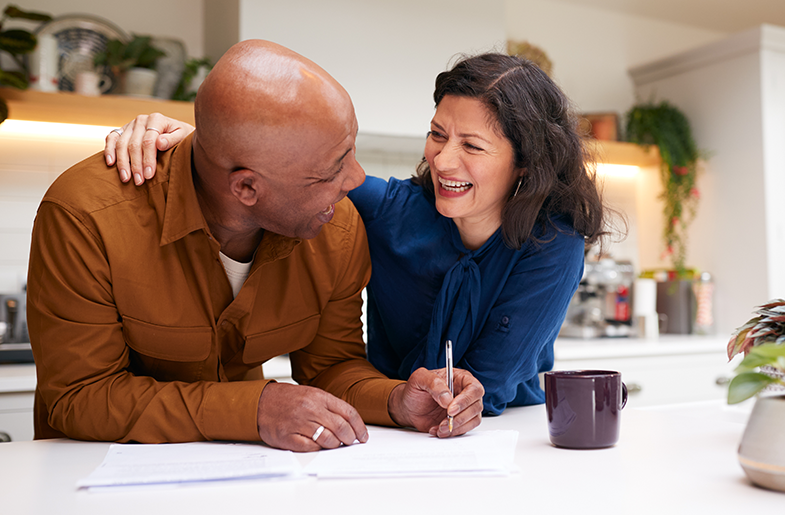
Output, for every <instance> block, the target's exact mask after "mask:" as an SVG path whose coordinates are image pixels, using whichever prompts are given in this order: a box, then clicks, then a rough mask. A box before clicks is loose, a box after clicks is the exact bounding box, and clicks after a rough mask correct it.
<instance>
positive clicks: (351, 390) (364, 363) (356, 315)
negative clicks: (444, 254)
mask: <svg viewBox="0 0 785 515" xmlns="http://www.w3.org/2000/svg"><path fill="white" fill-rule="evenodd" d="M382 182H384V181H382ZM349 225H350V226H349V230H347V231H346V233H345V236H344V239H343V242H342V245H341V246H342V248H343V262H342V265H341V268H342V270H341V273H340V274H339V279H338V283H337V285H336V287H335V289H334V290H333V294H332V297H331V299H330V301H329V302H328V304H327V306H326V307H325V308H324V310H323V311H322V313H321V318H320V322H319V329H318V332H317V335H316V337H315V338H314V340H313V341H312V342H311V343H310V344H309V345H308V346H307V347H305V348H303V349H301V350H298V351H295V352H293V353H291V354H290V359H291V362H292V378H293V379H294V380H295V381H297V382H298V383H300V384H307V385H310V386H315V387H318V388H321V389H323V390H325V391H327V392H330V393H332V394H333V395H335V396H336V397H338V398H340V399H343V400H345V401H346V402H348V403H349V404H351V405H352V406H354V407H355V409H357V411H358V412H359V414H360V416H361V417H362V419H363V421H365V422H366V423H368V424H377V425H387V426H392V425H395V423H394V422H393V420H392V418H391V417H390V415H389V412H388V410H387V401H388V399H389V397H390V393H391V392H392V390H393V389H394V388H395V387H396V386H398V385H399V384H401V383H403V382H404V381H397V380H392V379H389V378H387V377H386V376H385V375H384V374H382V373H381V372H379V371H378V370H376V368H375V367H374V366H373V365H371V363H370V362H369V361H368V360H367V358H366V354H365V344H364V343H363V339H362V320H361V319H360V313H361V312H362V290H363V289H364V288H365V286H366V285H367V284H368V281H369V279H370V276H371V258H370V255H369V252H368V240H367V236H366V233H365V228H364V226H363V224H362V221H361V220H360V217H359V216H358V214H357V212H356V211H354V210H352V222H351V224H349Z"/></svg>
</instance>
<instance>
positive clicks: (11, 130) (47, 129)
mask: <svg viewBox="0 0 785 515" xmlns="http://www.w3.org/2000/svg"><path fill="white" fill-rule="evenodd" d="M114 128H115V127H107V126H103V125H78V124H72V123H52V122H33V121H27V120H6V121H5V122H3V123H0V136H3V135H8V136H15V137H24V138H41V139H51V138H63V139H79V140H94V141H104V140H105V139H106V135H107V134H109V131H111V130H112V129H114ZM596 169H597V175H600V176H605V177H621V178H625V177H626V178H633V177H635V175H636V174H637V173H638V172H639V171H640V169H639V168H638V167H637V166H631V165H619V164H607V163H597V164H596Z"/></svg>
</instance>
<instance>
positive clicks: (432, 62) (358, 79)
mask: <svg viewBox="0 0 785 515" xmlns="http://www.w3.org/2000/svg"><path fill="white" fill-rule="evenodd" d="M503 15H504V2H503V0H482V1H480V0H396V1H395V2H391V1H386V0H332V1H329V2H326V1H324V0H290V1H287V2H278V1H270V0H241V2H240V38H241V39H251V38H260V39H268V40H271V41H275V42H276V43H280V44H282V45H284V46H287V47H289V48H291V49H293V50H294V51H296V52H299V53H300V54H302V55H304V56H306V57H308V58H309V59H311V60H313V61H314V62H316V63H318V64H319V65H320V66H322V67H323V68H324V69H325V70H327V71H328V72H329V73H330V74H331V75H333V76H334V77H335V78H336V79H337V80H338V81H339V82H340V83H341V84H342V85H343V86H344V87H345V88H346V90H347V91H348V92H349V94H350V95H351V96H352V98H353V99H354V105H355V109H356V112H357V119H358V121H359V124H360V131H361V132H366V133H385V134H393V135H406V136H421V135H423V134H424V133H425V132H426V131H427V130H428V126H429V122H430V119H431V116H433V99H432V95H433V85H434V79H435V78H436V75H437V74H438V73H439V72H441V71H443V70H444V69H446V68H447V66H448V64H449V61H450V59H451V58H452V57H453V56H454V55H455V54H457V53H460V52H469V53H475V52H478V51H483V50H491V49H493V48H495V47H499V48H501V47H502V45H503V42H504V41H505V32H504V22H503Z"/></svg>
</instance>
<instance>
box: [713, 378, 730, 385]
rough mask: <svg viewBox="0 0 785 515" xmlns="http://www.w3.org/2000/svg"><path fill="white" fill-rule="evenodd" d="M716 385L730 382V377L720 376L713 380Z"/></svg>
mask: <svg viewBox="0 0 785 515" xmlns="http://www.w3.org/2000/svg"><path fill="white" fill-rule="evenodd" d="M714 382H715V383H716V384H717V386H725V385H726V384H728V383H730V377H726V376H720V377H718V378H717V379H715V380H714Z"/></svg>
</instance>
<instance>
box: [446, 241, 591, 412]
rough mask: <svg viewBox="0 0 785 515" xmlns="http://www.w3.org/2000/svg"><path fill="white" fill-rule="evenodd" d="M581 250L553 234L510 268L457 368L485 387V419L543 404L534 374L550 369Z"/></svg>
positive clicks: (577, 277) (577, 275)
mask: <svg viewBox="0 0 785 515" xmlns="http://www.w3.org/2000/svg"><path fill="white" fill-rule="evenodd" d="M583 250H584V241H583V238H582V237H580V236H579V235H570V234H564V233H558V234H557V237H556V238H555V239H554V240H553V241H551V242H549V243H544V244H541V246H540V247H539V248H536V249H534V251H533V252H530V253H526V254H525V255H524V256H523V257H521V258H520V260H519V261H518V263H517V264H516V265H515V267H514V269H513V271H512V273H511V274H510V276H509V277H508V279H507V281H506V283H505V284H504V287H503V289H502V292H501V294H500V295H499V297H498V299H497V301H496V303H495V304H494V306H493V307H492V308H491V311H490V314H489V316H488V318H487V319H486V323H485V326H484V327H483V329H482V331H481V333H480V336H479V338H478V339H477V340H476V341H475V342H474V343H473V344H472V345H471V346H470V347H469V349H468V350H467V352H466V353H465V354H464V356H463V358H462V360H461V362H460V363H459V364H458V366H460V367H461V368H464V369H466V370H469V371H470V372H471V373H472V374H473V375H474V376H475V377H476V378H477V379H479V381H480V382H481V383H482V384H483V386H484V387H485V397H484V398H483V403H484V412H485V413H486V414H490V415H498V414H500V413H502V412H503V411H504V409H505V408H506V407H507V405H508V404H509V403H513V405H528V404H539V403H542V402H544V393H543V391H542V389H541V388H540V385H539V376H538V374H539V372H541V371H545V370H550V369H551V368H552V367H553V343H554V340H555V339H556V336H557V335H558V333H559V329H560V328H561V325H562V323H563V321H564V317H565V315H566V313H567V306H568V304H569V302H570V299H571V298H572V295H573V294H574V292H575V290H576V289H577V287H578V283H579V282H580V280H581V276H582V275H583Z"/></svg>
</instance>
